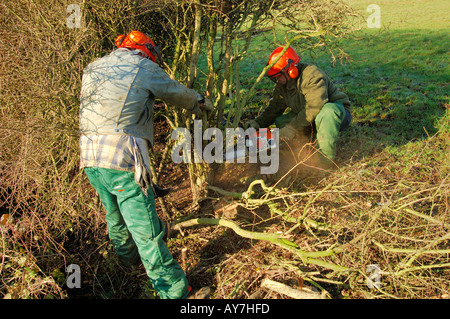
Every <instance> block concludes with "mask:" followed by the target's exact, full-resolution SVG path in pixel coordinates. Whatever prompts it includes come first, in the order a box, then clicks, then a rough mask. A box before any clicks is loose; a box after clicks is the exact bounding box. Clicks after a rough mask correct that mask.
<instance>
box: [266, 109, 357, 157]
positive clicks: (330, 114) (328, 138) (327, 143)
mask: <svg viewBox="0 0 450 319" xmlns="http://www.w3.org/2000/svg"><path fill="white" fill-rule="evenodd" d="M295 116H296V114H295V113H294V112H292V111H291V112H288V113H286V114H283V115H281V116H279V117H277V118H276V120H275V125H276V126H277V127H278V128H282V127H283V126H285V125H287V124H288V123H290V122H291V120H292V119H293V118H294V117H295ZM351 119H352V116H351V114H350V112H348V111H347V110H346V109H345V108H344V106H343V105H342V103H340V102H334V103H326V104H325V105H324V106H323V107H322V109H321V110H320V112H319V114H317V116H316V118H315V119H314V125H315V130H316V136H317V142H318V144H319V148H320V151H321V152H322V154H323V155H324V156H325V157H327V158H329V159H330V160H334V158H335V157H336V144H337V141H338V140H339V132H341V131H343V130H345V129H346V128H347V127H348V126H349V125H350V122H351Z"/></svg>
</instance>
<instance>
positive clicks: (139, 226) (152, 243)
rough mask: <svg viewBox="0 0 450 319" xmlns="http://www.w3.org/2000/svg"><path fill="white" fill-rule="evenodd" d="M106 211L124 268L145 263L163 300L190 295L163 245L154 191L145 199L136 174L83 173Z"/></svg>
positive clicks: (102, 170) (89, 170)
mask: <svg viewBox="0 0 450 319" xmlns="http://www.w3.org/2000/svg"><path fill="white" fill-rule="evenodd" d="M84 170H85V173H86V175H87V176H88V178H89V181H90V183H91V185H92V186H93V187H94V188H95V189H96V190H97V192H98V194H99V195H100V199H101V201H102V203H103V205H104V207H105V209H106V223H107V226H108V232H109V237H110V239H111V241H112V243H113V245H114V249H115V251H116V253H117V255H118V256H119V259H120V260H121V261H122V262H123V263H124V264H130V265H131V264H133V263H135V262H136V261H138V258H140V259H141V260H142V263H143V264H144V267H145V269H146V272H147V274H148V276H149V278H150V280H151V281H152V283H153V287H154V288H155V289H156V290H157V291H158V294H159V296H160V297H161V298H162V299H180V298H185V297H186V296H187V295H188V282H187V279H186V276H185V273H184V271H183V269H182V268H181V266H180V265H179V263H178V262H177V261H176V260H175V259H174V258H173V257H172V255H171V253H170V252H169V250H168V248H167V246H166V244H165V243H164V241H163V236H164V225H163V223H162V221H161V219H160V218H159V217H158V215H157V214H156V207H155V198H154V195H153V192H152V191H151V189H150V190H149V191H148V196H146V195H145V194H144V193H143V192H142V190H141V188H140V187H139V185H138V184H136V182H135V180H134V172H125V171H118V170H113V169H106V168H97V167H87V168H85V169H84Z"/></svg>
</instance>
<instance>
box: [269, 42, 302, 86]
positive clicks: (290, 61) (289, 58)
mask: <svg viewBox="0 0 450 319" xmlns="http://www.w3.org/2000/svg"><path fill="white" fill-rule="evenodd" d="M283 50H284V47H278V48H276V49H275V50H274V51H273V52H272V54H271V55H270V58H269V62H268V63H267V65H269V64H272V63H273V61H275V59H276V58H278V57H279V56H280V53H281V51H283ZM299 62H300V57H299V56H298V54H297V52H295V50H294V49H293V48H291V47H289V48H288V49H287V50H286V52H284V54H283V56H282V57H281V58H280V59H279V60H278V62H277V63H275V64H274V66H272V68H270V70H269V71H268V72H267V76H268V77H269V78H274V77H276V76H277V75H279V74H280V73H281V72H283V71H285V70H286V71H287V74H288V75H289V77H290V78H292V79H295V78H296V77H297V76H298V68H297V64H298V63H299Z"/></svg>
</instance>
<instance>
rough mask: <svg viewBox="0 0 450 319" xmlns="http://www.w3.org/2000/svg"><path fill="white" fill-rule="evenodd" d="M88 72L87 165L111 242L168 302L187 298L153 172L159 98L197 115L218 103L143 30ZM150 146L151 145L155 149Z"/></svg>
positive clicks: (83, 114)
mask: <svg viewBox="0 0 450 319" xmlns="http://www.w3.org/2000/svg"><path fill="white" fill-rule="evenodd" d="M116 44H117V46H118V49H117V50H115V51H113V52H112V53H111V54H109V55H107V56H104V57H102V58H100V59H98V60H96V61H94V62H92V63H91V64H89V65H88V66H87V67H86V69H85V70H84V72H83V79H82V88H81V105H80V134H81V136H80V159H81V163H80V167H81V168H84V171H85V173H86V175H87V176H88V178H89V181H90V183H91V184H92V186H93V187H94V188H95V189H96V191H97V192H98V194H99V196H100V199H101V201H102V203H103V205H104V207H105V209H106V222H107V226H108V232H109V237H110V239H111V241H112V243H113V245H114V248H115V251H116V252H117V255H118V256H119V259H120V260H121V262H122V263H123V264H124V265H129V266H131V265H134V264H136V263H138V262H139V260H141V261H142V263H143V265H144V267H145V269H146V272H147V274H148V276H149V278H150V280H151V281H152V283H153V286H154V288H155V289H156V290H157V291H158V293H159V295H160V297H161V298H170V299H175V298H185V297H186V296H187V295H188V287H189V285H188V282H187V279H186V276H185V274H184V271H183V269H182V268H181V267H180V265H179V263H178V262H177V261H176V260H175V259H174V258H173V257H172V255H171V253H170V252H169V250H168V248H167V246H166V244H165V243H164V241H163V236H164V225H163V223H162V221H161V220H160V219H159V217H158V216H157V214H156V208H155V196H154V189H153V187H152V183H151V173H150V169H149V152H148V149H149V146H150V145H152V144H153V106H154V101H155V99H156V98H158V99H161V100H163V101H165V102H166V103H168V104H171V105H175V106H177V107H181V108H184V109H186V110H188V111H190V112H192V113H194V114H197V115H198V116H201V115H202V111H203V110H211V109H212V104H211V102H210V101H209V100H208V99H205V98H204V97H203V96H201V95H200V94H199V93H197V92H196V91H194V90H191V89H189V88H187V87H185V86H184V85H182V84H180V83H179V82H178V81H176V80H172V79H171V78H170V77H169V76H168V75H167V74H166V73H165V72H164V70H162V69H161V68H160V67H159V66H158V64H156V63H155V61H156V57H157V55H158V49H157V47H156V46H155V44H154V42H153V41H152V40H151V39H150V38H149V37H148V36H146V35H145V34H143V33H141V32H139V31H132V32H131V33H129V34H128V35H126V36H125V35H120V36H119V37H117V39H116ZM149 143H150V144H149Z"/></svg>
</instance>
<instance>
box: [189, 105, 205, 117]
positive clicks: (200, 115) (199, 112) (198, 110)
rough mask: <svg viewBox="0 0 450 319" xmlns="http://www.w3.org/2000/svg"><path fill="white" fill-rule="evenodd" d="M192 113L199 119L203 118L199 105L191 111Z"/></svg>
mask: <svg viewBox="0 0 450 319" xmlns="http://www.w3.org/2000/svg"><path fill="white" fill-rule="evenodd" d="M190 112H191V113H192V114H195V115H196V116H197V117H199V118H201V117H202V116H203V111H202V110H201V109H200V107H199V105H198V104H197V105H196V106H195V107H194V108H193V109H192V110H190Z"/></svg>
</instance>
